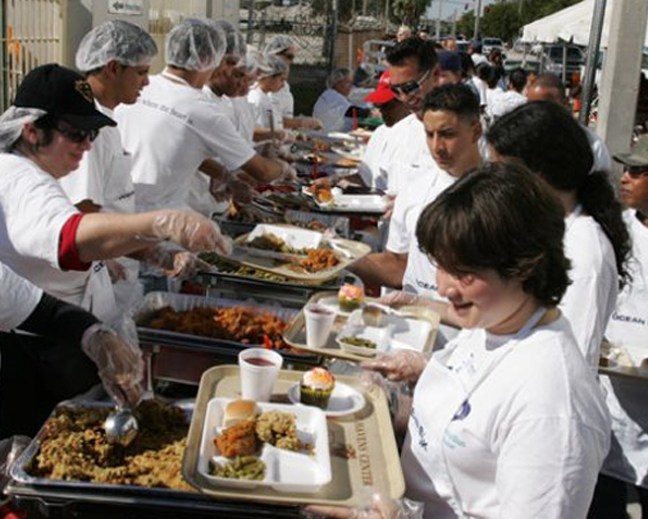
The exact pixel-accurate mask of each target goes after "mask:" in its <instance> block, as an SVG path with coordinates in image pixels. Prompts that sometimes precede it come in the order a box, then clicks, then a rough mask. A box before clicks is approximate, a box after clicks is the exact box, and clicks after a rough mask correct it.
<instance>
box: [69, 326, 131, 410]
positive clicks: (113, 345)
mask: <svg viewBox="0 0 648 519" xmlns="http://www.w3.org/2000/svg"><path fill="white" fill-rule="evenodd" d="M81 348H82V349H83V351H84V352H85V354H86V355H87V356H88V357H90V359H92V361H93V362H94V363H95V364H96V365H97V368H98V370H99V378H100V379H101V382H102V383H103V386H104V388H105V389H106V392H107V393H108V394H109V395H110V396H111V398H112V399H113V400H114V401H115V402H116V403H117V404H119V405H126V404H130V405H132V406H135V405H137V403H138V402H139V400H140V398H141V396H142V387H141V386H140V383H141V381H142V376H143V374H144V363H143V361H142V352H141V351H140V349H139V347H138V346H137V343H136V342H131V341H125V340H122V339H121V338H120V337H119V336H118V335H117V333H116V332H115V331H114V330H113V329H112V328H110V327H109V326H107V325H105V324H101V323H98V324H93V325H92V326H91V327H90V328H88V329H87V330H86V331H85V332H84V333H83V337H82V339H81ZM120 389H121V391H120ZM122 391H123V394H122ZM124 395H125V396H126V398H127V400H128V401H127V402H125V401H124Z"/></svg>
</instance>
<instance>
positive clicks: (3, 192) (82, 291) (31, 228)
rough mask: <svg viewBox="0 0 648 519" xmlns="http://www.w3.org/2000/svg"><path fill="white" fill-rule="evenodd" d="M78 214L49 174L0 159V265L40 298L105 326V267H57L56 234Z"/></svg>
mask: <svg viewBox="0 0 648 519" xmlns="http://www.w3.org/2000/svg"><path fill="white" fill-rule="evenodd" d="M78 213H79V211H78V210H77V209H76V208H75V207H74V205H72V202H70V199H69V198H68V197H67V195H66V194H65V192H64V191H63V189H62V188H61V185H60V184H59V183H58V181H57V180H56V179H55V178H54V177H52V176H51V175H50V174H49V173H47V172H45V171H43V170H42V169H40V168H39V167H38V166H37V165H36V164H34V163H33V162H32V161H31V160H29V159H27V158H25V157H23V156H21V155H17V154H6V153H3V154H0V221H1V222H2V225H0V262H2V263H4V264H5V265H6V266H7V267H9V268H10V269H12V270H13V271H14V272H15V273H16V274H18V275H19V276H21V277H24V278H25V279H27V280H29V281H31V282H32V283H34V284H35V285H37V286H38V287H40V288H41V289H43V290H44V291H45V292H47V293H49V294H51V295H53V296H55V297H58V298H59V299H62V300H63V301H66V302H68V303H72V304H76V305H79V306H81V307H83V308H85V309H86V310H90V311H92V313H94V314H95V315H96V316H97V317H98V318H99V319H102V320H110V319H112V318H114V315H113V312H114V311H115V304H114V296H113V293H112V290H110V289H109V286H110V279H109V278H108V274H107V272H106V268H105V265H104V264H103V263H102V262H95V263H93V265H92V266H91V267H90V269H89V270H87V271H63V270H61V267H60V265H59V262H58V251H59V238H60V235H61V230H62V228H63V226H64V224H65V222H67V221H68V219H69V218H70V217H71V216H73V215H75V214H78Z"/></svg>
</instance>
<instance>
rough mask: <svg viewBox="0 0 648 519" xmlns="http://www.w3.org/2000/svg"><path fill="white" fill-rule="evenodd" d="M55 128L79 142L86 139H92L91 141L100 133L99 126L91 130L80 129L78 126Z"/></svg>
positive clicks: (73, 140)
mask: <svg viewBox="0 0 648 519" xmlns="http://www.w3.org/2000/svg"><path fill="white" fill-rule="evenodd" d="M54 129H55V130H56V131H57V132H59V133H60V134H61V135H63V137H65V138H66V139H68V140H70V141H72V142H75V143H77V144H81V143H82V142H84V141H85V140H86V139H90V142H92V141H94V140H95V139H96V138H97V135H99V130H98V129H97V128H92V129H91V130H79V129H77V128H65V127H63V126H57V127H55V128H54Z"/></svg>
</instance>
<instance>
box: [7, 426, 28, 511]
mask: <svg viewBox="0 0 648 519" xmlns="http://www.w3.org/2000/svg"><path fill="white" fill-rule="evenodd" d="M29 442H30V439H29V438H28V437H27V436H11V437H10V438H5V439H4V440H2V441H0V491H3V490H4V487H5V485H6V484H7V483H9V480H10V479H11V475H10V471H11V467H12V466H13V464H14V462H15V461H16V459H17V458H18V456H20V454H21V453H22V451H24V450H25V449H26V448H27V446H28V445H29ZM7 517H8V516H7Z"/></svg>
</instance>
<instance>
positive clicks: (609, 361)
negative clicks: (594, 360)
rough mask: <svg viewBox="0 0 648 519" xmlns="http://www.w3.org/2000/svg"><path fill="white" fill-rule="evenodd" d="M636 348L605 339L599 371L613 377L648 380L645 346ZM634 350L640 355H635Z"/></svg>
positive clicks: (602, 345)
mask: <svg viewBox="0 0 648 519" xmlns="http://www.w3.org/2000/svg"><path fill="white" fill-rule="evenodd" d="M634 350H635V349H634V348H627V347H624V346H621V345H619V344H612V343H610V342H608V341H607V340H604V341H603V343H602V344H601V356H600V359H599V367H598V372H599V373H601V374H603V375H610V376H612V377H625V378H634V379H642V380H646V381H648V360H645V356H644V351H645V348H638V349H637V351H634ZM633 352H634V353H637V354H638V355H636V357H635V356H633V354H632V353H633Z"/></svg>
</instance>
